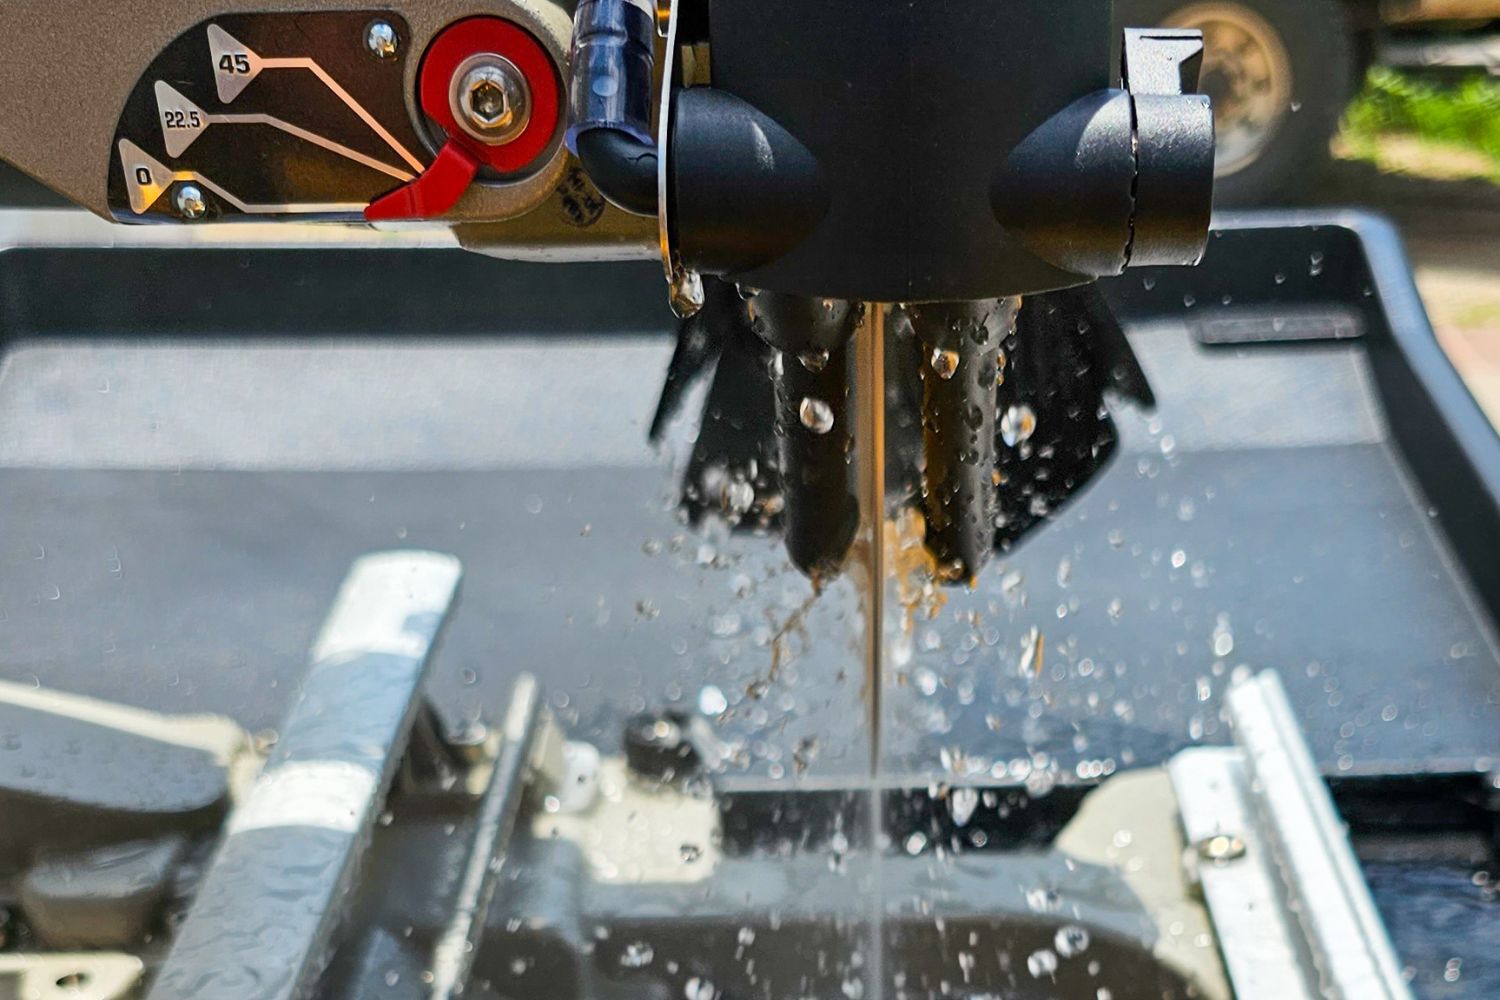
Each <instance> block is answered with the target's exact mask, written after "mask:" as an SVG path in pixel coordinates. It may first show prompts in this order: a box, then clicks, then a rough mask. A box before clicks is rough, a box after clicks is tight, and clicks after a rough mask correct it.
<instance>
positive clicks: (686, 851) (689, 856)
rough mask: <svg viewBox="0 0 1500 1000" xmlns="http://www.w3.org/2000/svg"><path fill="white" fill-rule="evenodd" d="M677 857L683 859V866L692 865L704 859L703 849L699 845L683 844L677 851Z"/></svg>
mask: <svg viewBox="0 0 1500 1000" xmlns="http://www.w3.org/2000/svg"><path fill="white" fill-rule="evenodd" d="M677 855H678V857H680V858H682V863H683V864H685V865H690V864H692V863H693V862H694V861H697V860H698V859H699V858H701V857H703V848H701V847H699V846H698V845H697V844H683V845H682V846H681V847H679V848H678V849H677Z"/></svg>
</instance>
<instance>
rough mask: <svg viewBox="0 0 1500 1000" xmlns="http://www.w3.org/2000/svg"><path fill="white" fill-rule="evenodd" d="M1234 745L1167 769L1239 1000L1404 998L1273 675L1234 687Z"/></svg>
mask: <svg viewBox="0 0 1500 1000" xmlns="http://www.w3.org/2000/svg"><path fill="white" fill-rule="evenodd" d="M1227 707H1228V713H1229V719H1230V723H1231V725H1232V726H1233V729H1234V736H1235V742H1236V743H1237V744H1238V745H1237V746H1235V747H1231V748H1224V747H1201V748H1195V749H1192V750H1186V751H1183V752H1182V753H1179V754H1178V755H1177V756H1175V757H1174V758H1172V760H1171V762H1170V763H1169V765H1168V772H1169V773H1170V775H1171V779H1172V784H1173V787H1174V789H1175V790H1176V793H1177V799H1178V809H1179V813H1180V816H1181V819H1182V825H1183V830H1184V833H1185V834H1186V836H1187V839H1188V841H1189V843H1190V844H1192V845H1194V846H1195V848H1196V852H1195V853H1196V857H1197V859H1198V860H1197V865H1198V871H1197V874H1198V879H1199V882H1200V884H1201V885H1202V888H1203V897H1204V900H1205V902H1206V903H1207V904H1208V909H1209V913H1210V914H1211V915H1212V918H1213V923H1214V930H1215V932H1216V934H1217V936H1218V939H1219V950H1220V952H1221V954H1222V955H1223V956H1224V964H1225V967H1226V969H1227V971H1228V973H1229V978H1230V982H1231V983H1232V984H1233V985H1234V993H1235V997H1236V998H1237V1000H1328V998H1331V1000H1410V997H1411V992H1410V990H1409V989H1408V987H1407V985H1406V982H1405V980H1404V979H1403V978H1402V975H1401V970H1400V966H1399V963H1398V962H1397V960H1396V955H1395V951H1394V949H1392V947H1391V943H1390V939H1389V938H1388V937H1387V936H1386V932H1385V927H1384V925H1383V924H1382V923H1381V921H1380V916H1379V914H1378V913H1377V912H1376V910H1375V905H1374V902H1373V901H1372V900H1371V898H1370V893H1369V889H1368V887H1367V886H1366V885H1365V881H1364V877H1363V874H1362V873H1361V871H1360V869H1359V864H1358V862H1357V861H1356V860H1355V857H1354V853H1353V851H1352V850H1351V848H1350V846H1349V841H1348V837H1347V835H1346V833H1345V830H1344V828H1343V825H1342V823H1341V822H1340V820H1339V818H1338V814H1337V813H1336V812H1335V810H1334V806H1333V800H1332V798H1331V797H1330V796H1329V794H1328V789H1327V787H1326V786H1325V785H1324V784H1323V779H1322V777H1321V776H1320V774H1319V773H1318V771H1317V769H1316V768H1315V767H1314V765H1313V760H1312V755H1311V754H1310V753H1309V752H1308V749H1307V745H1306V743H1305V742H1304V741H1303V739H1302V734H1301V732H1300V730H1299V729H1298V727H1297V724H1296V721H1295V719H1294V717H1293V716H1292V712H1291V708H1290V706H1289V704H1288V703H1287V699H1286V692H1285V690H1284V689H1283V688H1282V686H1281V681H1280V679H1279V678H1278V677H1277V676H1276V674H1275V673H1273V672H1269V671H1268V672H1266V673H1263V674H1261V675H1260V676H1259V677H1257V678H1255V679H1254V680H1252V681H1249V682H1246V683H1243V684H1239V685H1236V686H1235V687H1234V688H1233V689H1232V690H1231V691H1230V693H1229V696H1228V699H1227Z"/></svg>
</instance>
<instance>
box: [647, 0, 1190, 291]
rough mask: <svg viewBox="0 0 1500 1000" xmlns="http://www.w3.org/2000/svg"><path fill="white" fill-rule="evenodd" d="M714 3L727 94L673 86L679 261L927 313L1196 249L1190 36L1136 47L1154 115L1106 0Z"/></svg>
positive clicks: (711, 23) (716, 45)
mask: <svg viewBox="0 0 1500 1000" xmlns="http://www.w3.org/2000/svg"><path fill="white" fill-rule="evenodd" d="M707 3H708V5H709V19H708V34H709V41H710V50H711V52H712V58H713V63H712V67H713V69H712V77H713V84H712V86H711V87H695V88H691V89H686V90H680V91H678V92H677V94H676V95H675V98H674V103H673V109H672V122H671V131H670V138H669V149H668V150H667V157H668V176H669V187H670V192H671V199H672V203H671V204H670V205H669V206H668V211H669V221H670V224H671V227H672V235H673V242H674V248H675V250H676V252H677V254H678V256H679V259H680V261H681V262H682V263H683V264H685V265H687V266H689V267H692V268H695V269H697V270H700V271H703V272H706V273H714V274H722V275H725V276H727V277H728V278H730V279H731V280H733V281H735V282H737V283H741V284H745V285H749V286H752V287H755V288H765V289H771V290H774V291H778V292H787V293H796V294H803V295H810V296H817V297H825V296H826V297H835V298H844V299H855V300H868V301H887V302H896V301H904V302H914V301H916V302H930V301H964V300H975V299H992V298H1000V297H1006V296H1010V295H1017V294H1027V293H1033V292H1041V291H1048V290H1052V289H1057V288H1063V287H1068V286H1071V285H1076V284H1080V283H1083V282H1085V281H1088V280H1090V279H1092V278H1096V277H1100V276H1104V275H1112V274H1118V273H1119V272H1120V271H1121V270H1123V269H1124V268H1125V267H1126V266H1127V265H1128V264H1129V263H1130V262H1131V259H1132V256H1133V255H1134V254H1135V253H1136V251H1137V249H1138V245H1139V247H1140V248H1141V249H1144V251H1145V252H1144V253H1143V254H1142V259H1143V261H1149V262H1152V263H1168V262H1172V263H1190V262H1192V261H1194V260H1196V259H1197V257H1198V256H1199V255H1200V254H1201V251H1202V244H1203V240H1204V239H1205V238H1206V231H1207V220H1208V210H1209V202H1210V198H1211V189H1212V158H1213V126H1212V119H1211V115H1210V113H1209V109H1208V102H1207V100H1206V99H1205V98H1201V97H1194V96H1183V95H1182V93H1181V90H1182V88H1183V85H1184V84H1186V85H1191V83H1192V82H1193V80H1195V78H1196V73H1197V69H1196V66H1197V60H1196V57H1195V55H1194V53H1195V51H1197V49H1195V48H1194V46H1195V45H1197V46H1198V49H1201V43H1200V42H1196V41H1195V36H1192V35H1191V34H1189V33H1183V32H1150V33H1138V34H1136V35H1134V36H1132V37H1131V38H1129V39H1127V43H1126V45H1125V47H1124V48H1125V52H1126V57H1127V60H1128V59H1130V58H1134V59H1135V60H1136V61H1137V62H1138V63H1142V64H1143V66H1142V70H1141V72H1139V73H1138V74H1137V76H1138V77H1139V78H1140V86H1139V87H1138V89H1139V90H1140V92H1141V95H1143V97H1142V99H1143V100H1144V101H1145V102H1146V106H1144V111H1143V110H1142V108H1143V106H1142V105H1139V104H1138V101H1137V95H1136V94H1135V93H1134V92H1127V91H1126V90H1124V89H1121V86H1120V85H1121V82H1122V77H1125V76H1128V75H1129V73H1128V71H1126V72H1122V67H1121V65H1120V63H1119V62H1118V61H1117V58H1116V56H1115V55H1114V51H1115V50H1114V46H1113V45H1112V43H1113V42H1114V38H1113V26H1112V25H1113V16H1112V9H1111V4H1110V2H1109V0H925V2H923V3H920V4H912V3H910V2H908V0H826V2H819V3H817V4H808V3H806V2H805V0H707ZM1144 95H1150V96H1149V97H1145V96H1144ZM1142 125H1144V126H1145V131H1144V132H1143V131H1141V126H1142ZM1143 141H1144V143H1145V144H1146V146H1147V147H1148V148H1143V146H1142V143H1143ZM1143 191H1144V192H1149V193H1150V194H1151V195H1152V203H1153V207H1152V213H1153V216H1152V218H1149V219H1138V215H1139V207H1140V205H1139V201H1138V197H1137V196H1138V193H1140V192H1143ZM1138 223H1143V225H1138ZM1143 235H1144V237H1145V238H1144V239H1142V236H1143Z"/></svg>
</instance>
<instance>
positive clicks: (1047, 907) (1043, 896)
mask: <svg viewBox="0 0 1500 1000" xmlns="http://www.w3.org/2000/svg"><path fill="white" fill-rule="evenodd" d="M1026 905H1027V906H1028V907H1029V908H1030V909H1031V910H1032V912H1034V913H1051V912H1053V911H1054V910H1056V909H1057V908H1058V907H1060V906H1062V893H1060V892H1058V891H1057V890H1056V889H1052V888H1049V887H1047V886H1037V887H1036V888H1034V889H1028V890H1026Z"/></svg>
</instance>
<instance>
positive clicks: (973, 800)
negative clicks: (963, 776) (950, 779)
mask: <svg viewBox="0 0 1500 1000" xmlns="http://www.w3.org/2000/svg"><path fill="white" fill-rule="evenodd" d="M978 806H979V792H978V791H977V790H976V789H973V788H955V789H954V790H953V791H952V793H951V794H949V796H948V815H949V816H951V817H952V819H953V825H954V826H956V827H960V828H962V827H965V826H968V825H969V820H970V818H971V817H973V815H974V810H975V809H976V808H978Z"/></svg>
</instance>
